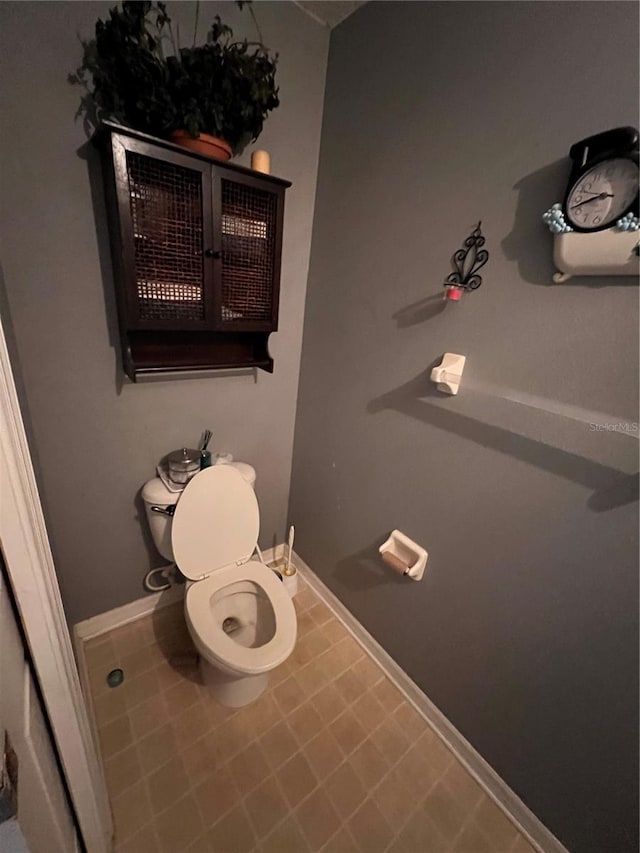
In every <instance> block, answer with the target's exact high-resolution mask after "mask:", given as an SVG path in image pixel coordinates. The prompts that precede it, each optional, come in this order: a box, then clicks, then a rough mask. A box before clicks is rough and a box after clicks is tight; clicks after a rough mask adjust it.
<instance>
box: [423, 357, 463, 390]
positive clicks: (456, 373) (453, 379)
mask: <svg viewBox="0 0 640 853" xmlns="http://www.w3.org/2000/svg"><path fill="white" fill-rule="evenodd" d="M466 360H467V357H466V356H464V355H458V353H455V352H445V354H444V356H443V357H442V361H441V362H440V364H438V365H437V366H436V367H434V368H433V370H432V371H431V381H432V382H435V383H436V387H437V389H438V391H442V392H443V393H444V394H457V393H458V389H459V388H460V380H461V379H462V373H463V371H464V365H465V362H466Z"/></svg>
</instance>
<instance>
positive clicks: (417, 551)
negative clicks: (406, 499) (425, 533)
mask: <svg viewBox="0 0 640 853" xmlns="http://www.w3.org/2000/svg"><path fill="white" fill-rule="evenodd" d="M378 551H379V552H380V555H381V556H382V559H383V560H384V562H385V563H386V564H387V565H388V566H390V567H391V568H392V569H393V570H394V571H396V572H398V574H401V575H406V576H407V577H410V578H411V579H412V580H414V581H419V580H422V576H423V575H424V570H425V566H426V565H427V560H428V559H429V554H428V552H427V551H425V549H424V548H421V547H420V545H417V544H416V543H415V542H414V541H413V540H412V539H409V537H408V536H406V535H405V534H404V533H402V532H401V531H400V530H392V531H391V534H390V536H389V538H388V539H387V540H386V541H385V542H383V543H382V545H381V546H380V547H379V548H378Z"/></svg>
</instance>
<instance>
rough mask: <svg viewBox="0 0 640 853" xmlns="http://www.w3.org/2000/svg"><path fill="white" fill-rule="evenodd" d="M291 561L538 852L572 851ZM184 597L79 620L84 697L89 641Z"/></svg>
mask: <svg viewBox="0 0 640 853" xmlns="http://www.w3.org/2000/svg"><path fill="white" fill-rule="evenodd" d="M262 554H263V557H264V560H265V562H266V563H272V562H275V561H276V560H279V559H282V558H283V557H284V556H285V554H286V545H284V544H282V545H276V546H275V547H274V548H269V549H268V550H265V551H263V552H262ZM292 562H293V564H294V565H295V566H296V568H297V569H298V572H299V574H300V577H301V578H302V579H303V580H304V581H305V582H306V583H307V584H308V585H309V586H310V587H311V589H312V590H313V591H314V592H315V593H316V595H317V596H318V597H319V598H320V599H321V600H322V601H323V602H324V603H325V604H326V605H327V607H328V608H329V609H330V610H331V611H332V612H333V613H334V615H335V616H336V618H337V619H339V620H340V622H342V624H343V625H344V627H345V628H346V629H347V630H348V631H349V633H350V634H351V635H352V636H353V637H354V639H355V640H356V641H357V642H358V643H360V645H361V646H362V647H363V649H364V650H365V651H366V652H367V654H368V655H369V656H370V657H371V658H372V659H373V660H374V661H375V662H376V663H377V664H378V666H379V667H380V669H381V670H382V671H383V672H384V674H385V675H386V676H387V678H389V680H390V681H392V682H393V683H394V684H395V686H396V687H397V688H398V690H400V692H401V693H402V694H403V695H404V696H405V698H406V699H407V701H408V702H410V703H411V705H412V706H413V707H414V708H415V709H416V711H417V712H418V713H419V714H420V715H421V716H422V717H423V718H424V720H425V721H426V722H427V723H428V724H429V725H430V726H431V728H432V729H433V731H434V732H435V733H436V734H437V735H438V737H439V738H440V739H441V740H442V742H443V743H444V744H445V745H446V746H447V747H448V748H449V749H450V750H451V752H453V754H454V755H455V756H456V758H457V759H458V761H460V763H461V764H462V765H463V766H464V767H465V768H466V769H467V770H468V771H469V773H470V774H471V775H472V776H473V778H474V779H475V780H476V781H477V782H478V784H479V785H480V786H481V787H482V789H483V790H484V791H485V792H486V794H487V795H488V796H489V797H491V799H492V800H493V801H494V802H495V803H496V805H497V806H499V807H500V808H501V809H502V811H503V812H504V813H505V815H506V816H507V817H508V818H509V820H510V821H511V822H512V823H513V824H514V825H515V826H516V827H517V828H518V830H519V831H520V832H521V833H522V834H523V835H524V836H525V837H526V838H527V839H528V840H529V842H530V843H531V844H532V845H533V846H534V847H535V849H536V850H538V851H540V853H568V851H567V849H566V848H565V847H564V846H563V845H562V844H561V843H560V841H558V839H557V838H556V837H555V835H553V834H552V833H551V832H550V831H549V830H548V829H547V827H546V826H545V825H544V824H543V823H542V822H541V821H540V820H539V819H538V818H537V817H536V816H535V815H534V813H533V812H532V811H531V810H530V809H529V808H528V807H527V806H526V805H525V804H524V803H523V802H522V800H521V799H520V798H519V797H518V796H517V794H515V793H514V792H513V791H512V790H511V788H510V787H509V786H508V785H507V783H506V782H505V781H504V780H503V779H502V778H501V777H500V776H499V775H498V774H497V773H496V772H495V770H494V769H493V768H492V767H491V766H490V765H489V764H488V763H487V762H486V761H485V760H484V758H483V757H482V756H481V755H480V753H478V752H477V751H476V750H475V749H474V748H473V746H471V744H470V743H469V741H468V740H466V739H465V738H464V737H463V735H461V734H460V732H459V731H458V730H457V729H456V728H455V726H453V724H452V723H451V722H450V721H449V720H448V719H447V718H446V717H445V716H444V714H443V713H442V712H441V711H440V710H439V709H438V708H437V707H436V706H435V705H434V704H433V702H431V701H430V699H428V698H427V696H426V695H425V694H424V693H423V692H422V690H421V689H420V688H419V687H418V685H417V684H415V682H413V681H412V680H411V679H410V678H409V676H408V675H407V674H406V672H404V670H402V669H401V668H400V667H399V666H398V664H397V663H396V662H395V661H394V660H393V658H392V657H391V656H390V655H389V654H387V652H385V650H384V649H383V648H382V646H381V645H380V644H379V643H378V641H377V640H375V639H374V638H373V637H372V636H371V634H369V632H368V631H367V630H366V629H365V628H363V626H362V625H361V624H360V623H359V622H358V620H357V619H356V618H355V617H354V616H353V615H352V613H351V612H350V611H349V610H348V609H347V608H346V607H345V606H344V604H342V602H341V601H340V600H339V599H338V598H337V597H336V596H335V595H334V594H333V593H332V592H331V590H330V589H329V588H328V587H327V586H325V584H324V583H323V582H322V581H321V580H320V578H319V577H318V576H317V575H316V574H315V572H314V571H313V570H312V569H311V568H310V567H309V566H308V565H307V564H306V563H305V561H304V560H303V559H302V558H301V557H300V556H299V554H297V553H296V552H295V551H294V552H293V555H292ZM183 595H184V586H183V585H177V586H173V587H171V589H168V590H166V591H164V592H156V593H152V594H150V595H147V596H145V597H144V598H139V599H138V600H137V601H132V602H130V603H129V604H125V605H123V606H122V607H116V608H115V609H114V610H109V611H108V612H106V613H101V614H99V615H98V616H93V617H92V618H91V619H85V620H84V621H83V622H78V623H77V624H76V625H75V626H74V629H73V635H74V645H75V649H76V656H77V658H78V665H79V670H80V680H81V683H82V687H83V689H84V690H85V695H87V697H88V698H89V701H90V692H89V690H88V689H87V688H88V679H87V672H86V664H85V659H84V643H85V642H86V641H87V640H90V639H93V638H94V637H98V636H100V635H101V634H105V633H107V632H108V631H112V630H113V629H114V628H119V627H120V626H122V625H127V624H128V623H129V622H134V621H135V620H136V619H141V618H142V617H143V616H148V615H149V614H150V613H153V612H154V610H158V609H159V608H161V607H166V606H167V605H169V604H174V603H175V602H176V601H180V600H181V599H182V597H183Z"/></svg>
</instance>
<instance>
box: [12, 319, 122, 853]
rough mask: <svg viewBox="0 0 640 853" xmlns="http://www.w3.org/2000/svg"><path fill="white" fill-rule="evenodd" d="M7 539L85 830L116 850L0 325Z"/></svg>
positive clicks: (88, 840)
mask: <svg viewBox="0 0 640 853" xmlns="http://www.w3.org/2000/svg"><path fill="white" fill-rule="evenodd" d="M0 468H1V478H0V479H1V482H2V493H1V500H0V542H1V544H2V551H3V553H4V556H5V562H6V566H7V571H8V574H9V578H10V580H11V585H12V588H13V592H14V595H15V599H16V603H17V606H18V609H19V611H20V616H21V619H22V623H23V627H24V631H25V634H26V638H27V642H28V645H29V649H30V652H31V657H32V659H33V664H34V667H35V671H36V674H37V677H38V682H39V685H40V688H41V690H42V695H43V697H44V703H45V706H46V710H47V714H48V717H49V721H50V723H51V728H52V730H53V735H54V738H55V740H56V745H57V749H58V753H59V755H60V760H61V763H62V766H63V769H64V773H65V777H66V781H67V785H68V787H69V791H70V794H71V799H72V801H73V806H74V809H75V812H76V816H77V819H78V823H79V826H80V831H81V833H82V837H83V841H84V844H85V846H86V849H87V850H88V851H90V853H94V851H95V853H103V851H104V853H107V851H110V850H111V838H112V834H113V827H112V822H111V814H110V810H109V801H108V796H107V788H106V784H105V781H104V776H103V773H102V769H101V765H100V763H99V759H98V755H97V753H96V749H95V746H94V743H93V740H92V737H91V730H90V726H89V720H88V717H87V711H86V706H85V704H84V699H83V696H82V692H81V689H80V682H79V679H78V673H77V670H76V665H75V661H74V657H73V651H72V648H71V640H70V637H69V632H68V630H67V624H66V620H65V616H64V611H63V607H62V600H61V598H60V590H59V587H58V581H57V578H56V573H55V567H54V564H53V557H52V555H51V549H50V546H49V539H48V535H47V529H46V525H45V521H44V516H43V513H42V506H41V504H40V498H39V495H38V488H37V485H36V480H35V475H34V472H33V466H32V464H31V457H30V454H29V447H28V443H27V437H26V434H25V431H24V424H23V420H22V415H21V412H20V404H19V401H18V396H17V393H16V388H15V383H14V380H13V374H12V371H11V363H10V360H9V353H8V350H7V344H6V339H5V334H4V328H3V326H2V323H1V322H0Z"/></svg>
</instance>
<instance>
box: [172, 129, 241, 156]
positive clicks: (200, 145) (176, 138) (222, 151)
mask: <svg viewBox="0 0 640 853" xmlns="http://www.w3.org/2000/svg"><path fill="white" fill-rule="evenodd" d="M171 141H172V142H175V143H176V145H182V147H183V148H188V149H189V150H190V151H195V152H196V153H197V154H203V155H204V156H205V157H212V158H213V159H214V160H229V159H230V157H231V155H232V154H233V150H232V148H231V146H230V145H229V143H228V142H225V140H224V139H220V138H218V137H217V136H210V135H209V134H208V133H201V134H200V136H198V137H196V139H194V138H193V136H191V135H190V134H189V133H187V131H186V130H174V131H173V132H172V133H171Z"/></svg>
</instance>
